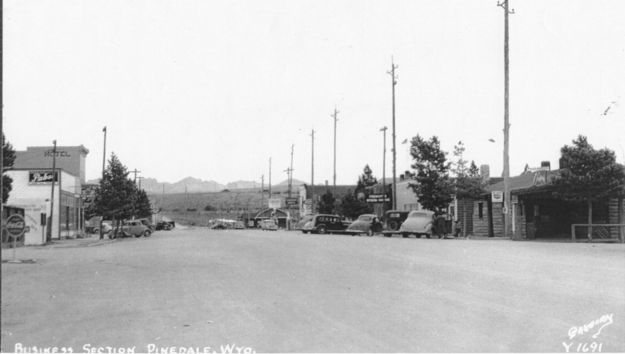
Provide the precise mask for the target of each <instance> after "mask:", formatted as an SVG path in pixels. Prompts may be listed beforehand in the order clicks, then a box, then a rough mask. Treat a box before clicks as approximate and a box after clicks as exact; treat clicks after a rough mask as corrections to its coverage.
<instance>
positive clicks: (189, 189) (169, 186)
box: [87, 177, 304, 194]
mask: <svg viewBox="0 0 625 354" xmlns="http://www.w3.org/2000/svg"><path fill="white" fill-rule="evenodd" d="M98 182H99V179H96V180H91V181H88V182H87V183H98ZM288 183H289V182H288V181H287V180H285V181H282V182H280V183H278V184H274V185H273V186H287V185H288ZM302 184H304V182H302V181H300V180H296V179H293V183H292V185H293V186H294V188H296V187H297V186H299V185H302ZM141 188H142V189H144V190H145V191H146V193H148V194H161V193H165V194H175V193H206V192H220V191H222V190H224V189H228V190H237V189H256V188H260V183H258V182H255V181H235V182H230V183H227V184H225V185H224V184H221V183H218V182H215V181H204V180H202V179H199V178H194V177H186V178H183V179H181V180H180V181H178V182H175V183H169V182H159V181H158V180H157V179H156V178H149V177H145V178H142V179H141ZM267 188H269V186H267V185H265V189H267Z"/></svg>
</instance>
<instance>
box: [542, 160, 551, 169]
mask: <svg viewBox="0 0 625 354" xmlns="http://www.w3.org/2000/svg"><path fill="white" fill-rule="evenodd" d="M540 167H543V168H545V169H546V170H547V171H551V162H549V161H541V162H540Z"/></svg>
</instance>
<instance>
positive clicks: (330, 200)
mask: <svg viewBox="0 0 625 354" xmlns="http://www.w3.org/2000/svg"><path fill="white" fill-rule="evenodd" d="M335 201H336V198H335V197H334V195H332V192H330V191H329V190H327V191H326V192H325V194H324V195H322V196H321V200H320V201H319V205H318V208H319V213H320V214H332V213H334V202H335Z"/></svg>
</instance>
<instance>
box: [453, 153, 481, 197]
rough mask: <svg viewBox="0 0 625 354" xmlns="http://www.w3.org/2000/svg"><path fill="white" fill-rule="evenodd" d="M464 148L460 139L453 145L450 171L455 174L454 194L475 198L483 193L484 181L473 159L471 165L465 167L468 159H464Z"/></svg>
mask: <svg viewBox="0 0 625 354" xmlns="http://www.w3.org/2000/svg"><path fill="white" fill-rule="evenodd" d="M465 150H466V149H465V147H464V144H463V143H462V141H459V142H458V144H456V145H455V146H454V157H455V158H456V160H455V161H454V162H453V163H452V164H451V172H452V173H453V174H454V176H455V180H454V184H453V187H454V194H455V195H456V198H457V199H476V198H479V197H480V196H481V195H482V193H484V183H483V180H482V178H481V176H480V172H479V169H478V167H477V165H475V161H471V165H469V166H468V167H467V163H468V161H467V160H465V159H464V152H465Z"/></svg>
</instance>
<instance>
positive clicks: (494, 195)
mask: <svg viewBox="0 0 625 354" xmlns="http://www.w3.org/2000/svg"><path fill="white" fill-rule="evenodd" d="M491 201H492V202H493V203H503V192H502V191H492V192H491Z"/></svg>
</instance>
